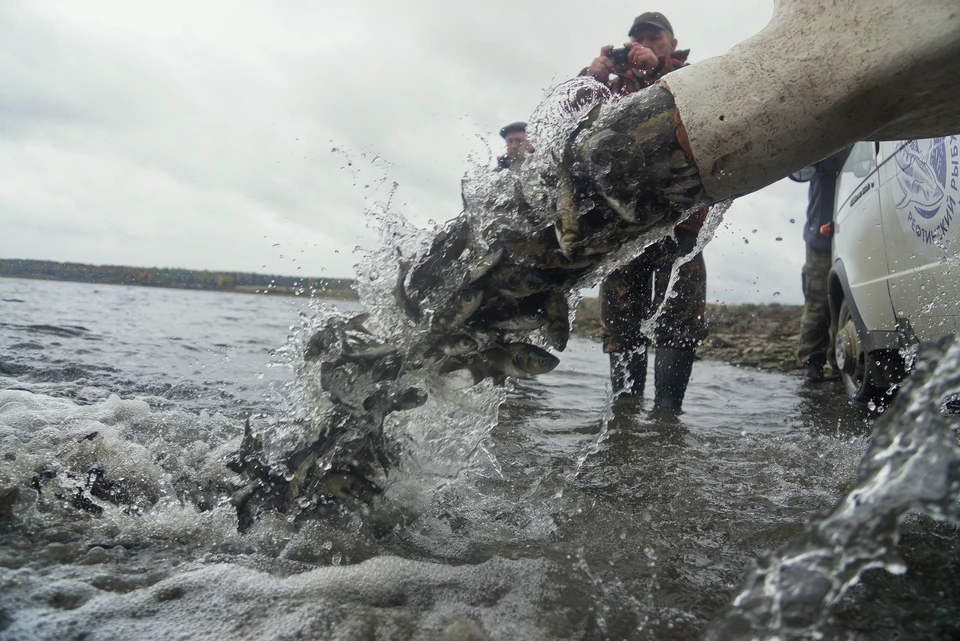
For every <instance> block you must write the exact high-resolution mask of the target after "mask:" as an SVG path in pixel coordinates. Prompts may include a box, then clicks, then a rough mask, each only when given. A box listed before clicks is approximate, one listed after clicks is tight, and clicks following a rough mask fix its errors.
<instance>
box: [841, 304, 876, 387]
mask: <svg viewBox="0 0 960 641" xmlns="http://www.w3.org/2000/svg"><path fill="white" fill-rule="evenodd" d="M834 354H835V356H836V359H837V367H838V368H839V369H840V377H841V378H842V379H843V386H844V387H845V388H846V390H847V396H849V397H850V400H851V401H853V402H854V404H856V405H864V406H865V405H869V404H870V402H871V401H873V402H874V403H876V404H878V405H879V404H881V403H882V402H883V401H884V399H885V395H884V390H883V389H882V388H880V387H877V385H876V381H875V375H874V371H873V368H872V367H871V366H870V360H871V359H870V357H869V356H868V355H867V352H866V351H865V350H864V349H863V344H862V343H861V342H860V335H859V334H858V333H857V327H856V325H855V324H854V320H853V315H852V314H851V313H850V307H849V305H847V301H846V300H844V301H843V302H842V303H841V304H840V313H839V314H838V316H837V338H836V341H835V343H834Z"/></svg>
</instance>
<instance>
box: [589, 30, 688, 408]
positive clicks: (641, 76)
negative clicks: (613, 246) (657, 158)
mask: <svg viewBox="0 0 960 641" xmlns="http://www.w3.org/2000/svg"><path fill="white" fill-rule="evenodd" d="M627 36H628V37H629V38H630V41H629V42H627V43H626V44H625V48H626V61H625V63H624V64H619V63H615V62H614V59H613V58H612V57H611V52H612V51H613V49H614V48H613V46H606V47H603V48H601V49H600V55H599V56H598V57H597V58H596V59H594V61H593V62H592V63H591V64H590V66H589V67H587V68H586V69H584V70H583V71H582V72H581V73H580V75H582V76H590V77H592V78H594V79H595V80H596V81H597V82H601V83H603V84H605V85H607V86H608V87H609V88H610V90H611V91H612V92H613V93H614V95H615V96H622V95H626V94H629V93H633V92H635V91H639V90H640V89H643V88H645V87H649V86H650V85H652V84H654V83H656V82H657V81H658V80H659V79H660V78H661V77H663V76H664V75H665V74H668V73H670V72H671V71H674V70H675V69H679V68H680V67H683V66H685V65H686V64H687V63H686V60H687V56H688V55H689V53H690V52H689V50H683V51H678V50H677V39H676V38H675V37H674V35H673V27H672V26H671V24H670V21H669V20H667V18H666V17H665V16H664V15H663V14H661V13H656V12H647V13H643V14H641V15H639V16H637V18H636V19H635V20H634V21H633V25H632V26H631V27H630V31H629V32H628V33H627ZM706 216H707V209H706V208H703V209H702V210H700V211H698V212H696V213H695V214H693V215H692V216H690V217H688V218H686V219H685V220H684V221H683V222H681V223H680V224H679V225H677V226H676V228H675V230H674V236H675V238H664V239H662V240H660V241H658V242H656V243H654V244H653V245H651V246H649V247H647V248H646V249H645V250H644V251H643V253H642V254H640V256H638V257H637V258H636V259H634V260H633V262H631V263H629V264H628V265H626V266H624V267H621V268H620V269H618V270H617V271H615V272H613V273H612V274H611V275H610V276H609V277H608V278H607V279H606V280H605V281H604V282H603V284H602V285H601V286H600V316H601V319H602V321H603V328H604V330H603V332H604V335H603V351H604V352H606V353H608V354H610V380H611V384H612V386H613V392H614V394H618V395H628V396H639V395H642V394H643V390H644V386H645V383H646V378H647V348H648V347H649V346H650V344H651V336H650V334H651V333H652V334H653V336H652V338H653V342H654V343H655V345H656V361H655V363H654V376H655V380H654V386H655V394H654V405H655V406H656V407H659V408H666V409H671V410H679V409H680V408H681V405H682V404H683V397H684V394H685V393H686V390H687V383H688V382H689V380H690V374H691V372H692V371H693V360H694V356H695V353H696V348H697V347H698V346H699V345H700V344H701V343H702V342H703V340H704V339H705V338H706V335H707V330H706V322H705V320H704V309H705V307H706V301H707V270H706V265H705V264H704V262H703V254H702V253H700V252H697V254H696V255H695V256H693V257H692V258H690V259H689V260H687V261H686V262H683V263H682V264H681V265H680V266H679V274H678V279H677V281H676V283H675V284H674V288H673V293H672V295H671V296H670V297H669V298H668V297H667V293H668V291H667V290H668V285H669V280H670V275H671V272H672V270H673V268H674V265H675V264H676V263H678V262H679V261H680V259H681V258H682V259H684V260H685V259H686V258H687V257H688V256H689V255H690V254H691V253H693V251H694V250H695V248H696V244H697V236H698V234H699V232H700V229H701V227H703V223H704V221H705V220H706ZM661 307H662V308H663V309H662V311H661V313H660V315H659V317H658V318H657V319H656V322H655V325H654V327H653V328H652V331H651V329H650V328H646V327H644V326H643V325H644V324H649V320H650V319H651V317H653V315H654V314H655V313H656V312H657V310H658V309H660V308H661Z"/></svg>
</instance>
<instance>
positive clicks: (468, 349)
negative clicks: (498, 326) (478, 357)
mask: <svg viewBox="0 0 960 641" xmlns="http://www.w3.org/2000/svg"><path fill="white" fill-rule="evenodd" d="M432 343H433V344H432V345H431V347H430V349H428V350H427V351H426V352H425V354H424V355H425V356H428V357H429V356H435V355H439V354H443V355H444V356H463V355H464V354H471V353H473V352H475V351H477V350H478V349H480V344H479V343H477V341H476V340H475V339H474V338H472V337H470V336H467V335H466V334H448V335H443V336H439V337H438V338H436V339H435V340H433V341H432Z"/></svg>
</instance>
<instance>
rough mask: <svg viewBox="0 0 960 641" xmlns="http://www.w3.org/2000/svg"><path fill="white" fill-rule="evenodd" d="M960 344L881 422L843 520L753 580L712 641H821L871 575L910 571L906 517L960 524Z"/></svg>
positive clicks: (938, 356) (933, 353)
mask: <svg viewBox="0 0 960 641" xmlns="http://www.w3.org/2000/svg"><path fill="white" fill-rule="evenodd" d="M958 394H960V342H956V341H955V340H954V339H953V337H946V338H944V339H942V340H941V341H939V342H938V343H937V344H936V345H934V346H930V347H929V348H927V349H926V350H924V352H923V356H922V358H921V359H920V360H919V361H918V364H917V368H916V371H914V372H913V373H912V374H911V376H910V378H909V379H908V383H907V385H906V386H905V387H904V389H903V390H901V392H900V395H899V397H898V398H897V400H896V402H895V404H894V405H893V407H891V409H890V410H889V411H888V412H886V413H885V414H884V415H883V416H882V417H881V418H880V419H879V420H878V421H877V425H876V427H875V430H874V433H873V444H872V445H871V447H870V449H869V450H868V452H867V453H866V455H865V456H864V458H863V461H862V462H861V465H860V471H859V474H858V478H857V481H856V483H855V484H854V486H853V487H852V488H851V489H850V490H849V491H848V492H847V494H846V496H844V497H843V498H842V499H841V500H840V501H839V502H838V503H837V505H836V506H835V507H834V508H833V510H832V511H831V512H830V513H829V514H826V515H825V516H822V517H819V518H816V519H814V520H813V521H812V522H811V523H810V525H809V526H808V528H807V530H806V532H804V533H803V535H801V536H800V537H798V538H797V539H795V540H793V541H791V542H790V543H788V544H787V545H785V546H783V547H781V548H780V549H778V550H777V551H776V552H774V553H773V554H772V555H770V556H769V557H767V558H764V559H761V560H760V561H758V563H757V567H756V568H754V570H753V571H751V572H750V575H749V576H748V577H747V579H746V581H745V582H744V586H743V588H741V590H740V591H739V592H738V593H737V595H736V597H735V598H734V599H733V602H732V604H731V605H730V606H729V607H728V609H727V611H726V612H725V613H724V614H723V615H722V616H721V617H720V618H719V619H718V620H717V621H715V622H714V624H713V626H711V629H710V631H709V632H708V633H707V634H706V635H705V637H704V638H705V639H707V640H709V641H720V640H724V641H730V640H734V639H738V640H739V639H744V640H746V639H751V640H757V641H761V640H764V641H766V640H770V641H772V640H773V639H784V638H801V637H802V638H818V636H817V635H818V634H819V631H820V628H821V627H822V626H823V625H824V624H825V622H826V621H827V617H828V616H829V613H830V608H831V607H832V606H834V605H836V604H837V602H838V601H839V600H840V599H841V597H843V595H844V594H845V593H846V592H847V590H849V589H850V587H851V586H853V585H855V584H856V583H857V582H858V581H859V579H860V576H861V575H862V573H863V572H864V571H866V570H868V569H870V568H884V569H886V570H887V571H888V572H891V573H894V574H902V573H903V572H905V571H907V568H906V567H905V566H904V563H903V561H902V559H901V558H900V556H899V555H898V554H897V551H896V546H897V540H898V525H899V523H900V520H901V519H902V518H903V517H904V515H906V514H908V513H910V512H912V511H915V510H918V511H921V512H923V513H926V514H928V515H930V516H932V517H934V518H936V519H939V520H944V521H950V522H953V523H957V522H958V521H960V505H958V500H960V447H958V444H957V433H956V432H957V429H958V427H960V419H958V418H957V416H956V414H954V413H952V412H950V411H948V403H949V402H950V400H951V399H955V398H957V395H958Z"/></svg>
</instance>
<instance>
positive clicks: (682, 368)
mask: <svg viewBox="0 0 960 641" xmlns="http://www.w3.org/2000/svg"><path fill="white" fill-rule="evenodd" d="M693 356H694V351H693V350H692V349H674V348H670V347H658V348H657V358H656V362H655V363H654V366H653V371H654V375H655V377H656V378H655V380H654V384H655V386H656V394H655V397H654V400H653V405H654V407H662V408H664V409H670V410H679V409H680V406H681V405H683V395H684V394H685V393H686V391H687V382H688V381H689V380H690V373H691V372H692V371H693Z"/></svg>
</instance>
